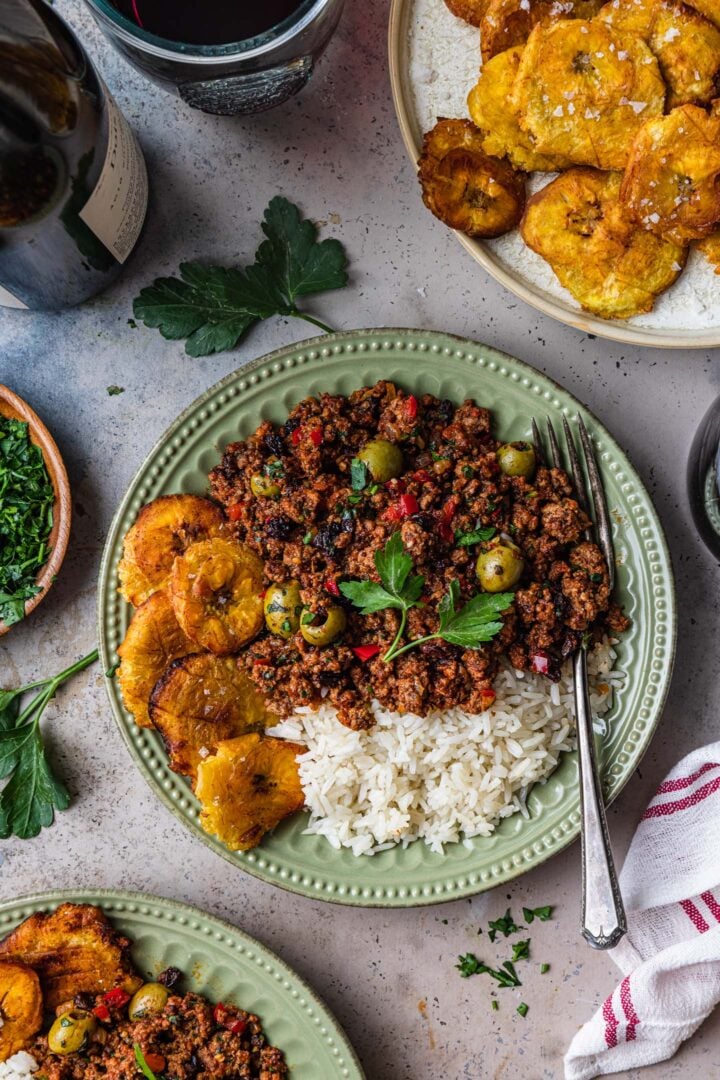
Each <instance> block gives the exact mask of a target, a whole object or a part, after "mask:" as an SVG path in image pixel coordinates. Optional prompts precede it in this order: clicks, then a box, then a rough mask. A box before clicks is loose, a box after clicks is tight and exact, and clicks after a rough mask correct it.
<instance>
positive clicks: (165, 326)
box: [133, 195, 347, 356]
mask: <svg viewBox="0 0 720 1080" xmlns="http://www.w3.org/2000/svg"><path fill="white" fill-rule="evenodd" d="M262 230H263V232H264V233H265V240H263V242H262V243H261V245H260V247H259V248H258V249H257V251H256V253H255V262H254V263H253V264H252V266H247V267H245V268H244V269H243V268H240V267H234V268H227V267H222V266H204V265H203V264H201V263H197V262H187V263H182V264H181V266H180V278H179V279H178V278H175V277H165V278H158V279H157V280H156V281H154V282H153V284H152V285H149V286H148V287H147V288H145V289H143V290H142V291H141V293H140V295H139V296H138V297H137V298H136V299H135V301H134V303H133V312H134V314H135V317H136V318H137V319H141V320H142V322H144V323H145V325H146V326H151V327H154V328H156V329H158V330H159V331H160V333H161V334H162V336H163V337H164V338H167V339H168V340H170V341H175V340H179V339H182V338H185V339H186V341H185V351H186V353H188V355H189V356H208V355H210V354H211V353H215V352H222V351H224V350H225V349H232V348H234V347H235V345H237V343H238V341H239V340H240V338H241V337H242V336H243V335H244V334H245V333H246V331H247V330H249V329H250V327H251V326H253V325H254V324H255V323H257V322H260V321H261V320H262V319H269V318H270V317H271V316H272V315H284V316H291V317H293V318H296V319H304V320H305V322H309V323H312V324H313V326H318V327H320V329H321V330H325V331H326V332H328V333H332V328H331V327H329V326H327V325H326V324H325V323H323V322H321V321H320V320H319V319H316V318H315V317H314V316H312V315H309V314H308V313H307V312H306V311H301V310H300V309H299V308H298V306H297V301H298V298H299V297H301V296H309V295H310V294H312V293H319V292H326V291H327V290H329V289H341V288H342V287H343V286H344V285H346V284H347V273H346V272H345V267H346V266H347V256H346V254H345V249H344V248H343V246H342V244H341V243H340V241H339V240H322V241H318V239H317V227H316V226H315V225H314V224H313V222H312V221H308V220H307V218H302V217H301V216H300V211H299V210H298V208H297V207H296V206H294V205H293V203H291V202H289V201H288V200H287V199H284V198H282V197H281V196H279V195H278V196H276V197H275V198H274V199H271V201H270V203H269V205H268V207H267V209H266V210H265V216H264V218H263V222H262Z"/></svg>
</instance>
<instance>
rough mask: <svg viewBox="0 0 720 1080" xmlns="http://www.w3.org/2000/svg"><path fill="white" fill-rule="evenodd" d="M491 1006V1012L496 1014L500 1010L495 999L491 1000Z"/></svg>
mask: <svg viewBox="0 0 720 1080" xmlns="http://www.w3.org/2000/svg"><path fill="white" fill-rule="evenodd" d="M491 1006H492V1010H493V1012H497V1011H498V1009H499V1008H500V1006H499V1004H498V999H497V998H493V999H492V1002H491Z"/></svg>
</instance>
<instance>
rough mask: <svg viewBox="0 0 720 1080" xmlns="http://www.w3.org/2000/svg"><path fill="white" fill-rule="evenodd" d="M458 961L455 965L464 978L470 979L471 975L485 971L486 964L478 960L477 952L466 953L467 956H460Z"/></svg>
mask: <svg viewBox="0 0 720 1080" xmlns="http://www.w3.org/2000/svg"><path fill="white" fill-rule="evenodd" d="M458 961H459V963H457V964H456V965H455V967H456V968H457V969H458V971H459V972H460V975H461V976H462V978H463V979H469V978H470V976H471V975H479V974H481V973H482V972H484V971H485V969H486V966H487V965H485V964H483V962H482V960H478V958H477V956H476V955H475V953H471V952H469V953H466V954H465V956H458Z"/></svg>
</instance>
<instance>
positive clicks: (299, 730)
mask: <svg viewBox="0 0 720 1080" xmlns="http://www.w3.org/2000/svg"><path fill="white" fill-rule="evenodd" d="M615 659H616V653H615V651H614V649H613V647H612V644H611V643H610V642H606V643H604V644H602V645H599V646H598V647H597V648H596V649H595V650H594V651H593V653H592V654H591V656H590V658H589V670H590V674H591V704H592V708H593V712H594V714H595V716H596V717H597V718H598V723H600V724H602V726H603V727H604V722H602V721H601V720H600V718H601V717H602V714H604V713H606V712H607V711H608V709H609V708H610V705H611V704H612V694H613V690H614V689H616V688H617V686H618V684H619V683H620V682H621V681H622V679H623V674H622V672H619V671H616V670H614V669H613V666H614V662H615ZM495 691H496V693H497V698H496V700H495V702H494V704H493V705H492V707H491V708H490V709H488V710H486V711H485V712H483V713H480V714H479V715H478V716H470V715H469V714H468V713H464V712H462V711H461V710H460V709H451V710H450V711H449V712H447V713H435V714H433V715H432V716H429V717H419V716H413V715H401V714H400V713H393V712H388V711H387V710H385V709H383V708H382V706H381V705H380V704H379V703H378V702H374V704H373V712H374V714H375V720H376V723H375V726H374V727H373V728H371V729H370V730H369V731H351V730H350V728H346V727H344V726H343V725H342V724H340V723H339V722H338V720H337V712H336V710H335V709H334V708H331V707H330V706H328V705H323V706H321V708H320V709H319V710H317V711H313V710H312V709H310V708H299V709H296V710H295V713H294V714H293V716H292V717H291V718H289V719H288V720H285V721H283V722H282V723H281V724H279V725H278V726H277V727H275V728H273V729H272V731H271V732H270V734H272V735H275V736H279V737H281V738H287V739H292V740H295V741H298V742H302V743H304V744H305V745H306V746H307V747H308V752H307V753H306V754H303V755H302V756H301V757H300V758H299V759H298V760H299V765H300V779H301V781H302V785H303V789H304V791H305V800H306V805H307V807H308V809H309V810H310V821H309V824H308V826H307V828H306V830H305V832H307V833H313V834H316V835H318V836H324V837H325V838H326V840H328V842H329V843H330V844H331V845H332V846H333V847H334V848H336V849H340V848H342V847H347V848H350V849H351V850H352V852H353V854H354V855H373V854H375V852H377V851H383V850H384V849H385V848H390V847H393V846H394V845H395V844H402V845H403V847H406V846H407V845H408V844H410V843H412V842H413V841H414V840H418V839H422V840H424V841H425V843H426V844H427V845H428V846H429V847H430V848H431V849H432V850H433V851H436V852H440V853H442V851H443V848H444V845H445V844H450V843H456V842H458V841H463V840H464V841H466V842H467V841H469V839H470V838H471V837H473V836H490V834H491V833H492V832H493V831H494V829H495V827H496V825H497V823H498V821H500V820H501V819H502V818H506V817H509V816H510V815H511V814H515V813H517V812H520V813H521V814H523V815H524V816H526V817H528V816H529V814H528V810H527V807H526V805H525V802H526V797H527V793H528V790H529V788H530V787H531V786H532V785H533V784H536V783H538V782H542V781H544V780H546V779H547V778H548V776H550V774H551V773H552V772H553V770H554V769H555V768H556V766H557V764H558V761H559V758H560V755H561V754H562V753H564V752H565V751H566V750H571V749H573V747H574V735H575V732H574V715H573V693H572V674H571V671H570V665H569V664H568V665H566V668H565V669H564V671H563V677H562V679H561V681H560V682H559V683H548V681H547V680H546V679H544V678H543V677H542V676H540V675H534V674H529V673H527V672H519V671H515V670H514V669H513V668H512V667H511V666H510V664H509V663H505V664H504V666H503V667H502V669H501V671H500V673H499V675H498V677H497V679H496V680H495Z"/></svg>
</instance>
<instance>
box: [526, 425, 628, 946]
mask: <svg viewBox="0 0 720 1080" xmlns="http://www.w3.org/2000/svg"><path fill="white" fill-rule="evenodd" d="M577 424H578V430H579V432H580V444H581V446H582V452H583V458H584V461H585V469H586V470H587V477H588V487H586V486H585V480H584V474H583V469H582V466H581V464H580V458H579V457H578V453H577V450H576V447H575V440H574V438H573V435H572V432H571V430H570V425H569V424H568V422H567V419H566V417H564V416H563V430H564V433H565V445H566V449H567V456H568V460H569V462H570V473H571V475H572V479H573V486H574V488H575V497H576V499H577V501H578V503H579V505H580V507H581V509H583V510H584V511H585V513H586V514H587V515H588V517H590V518H591V519H592V518H594V520H595V528H596V529H597V540H598V544H599V546H600V549H601V551H602V553H603V555H604V557H605V562H606V563H607V568H608V575H609V578H610V589H611V590H612V589H613V588H614V585H615V553H614V551H613V542H612V530H611V528H610V515H609V514H608V508H607V501H606V499H605V491H604V489H603V485H602V480H601V478H600V469H599V468H598V463H597V458H596V456H595V450H594V448H593V444H592V440H591V439H590V436H589V434H588V431H587V428H586V427H585V424H584V423H583V420H582V417H581V416H580V414H579V413H578V416H577ZM532 431H533V440H534V443H535V454H536V456H537V458H538V460H539V461H541V460H543V458H544V455H543V452H542V447H543V444H542V439H541V437H540V432H539V430H538V426H537V424H536V422H535V420H534V419H533V421H532ZM547 433H548V442H549V444H550V455H549V460H550V462H551V463H552V465H554V466H555V467H556V468H563V464H562V455H561V453H560V446H559V444H558V440H557V437H556V435H555V429H554V428H553V426H552V423H551V421H550V419H549V418H548V420H547ZM588 491H589V496H588ZM591 505H592V510H593V513H592V514H591V510H590V508H591ZM585 538H586V539H587V540H592V539H593V533H592V529H587V530H586V532H585ZM573 687H574V691H575V717H576V724H577V740H578V757H579V761H580V814H581V832H580V837H581V846H582V855H581V857H582V933H583V937H584V938H585V940H586V941H588V942H589V943H590V945H592V946H593V948H594V949H612V948H613V947H614V946H615V945H617V943H618V941H619V940H620V938H621V937H622V936H623V935H624V934H625V933H626V932H627V923H626V919H625V909H624V907H623V902H622V896H621V895H620V886H619V885H618V880H617V874H616V873H615V864H614V862H613V857H612V849H611V847H610V836H609V834H608V826H607V819H606V817H605V806H604V803H603V796H602V786H601V783H600V773H599V771H598V763H597V757H596V754H595V738H594V733H593V726H592V710H591V708H590V694H589V690H588V673H587V645H586V643H585V641H584V640H583V642H582V644H581V645H580V647H579V648H578V649H577V650H576V652H575V654H574V656H573Z"/></svg>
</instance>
